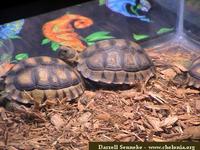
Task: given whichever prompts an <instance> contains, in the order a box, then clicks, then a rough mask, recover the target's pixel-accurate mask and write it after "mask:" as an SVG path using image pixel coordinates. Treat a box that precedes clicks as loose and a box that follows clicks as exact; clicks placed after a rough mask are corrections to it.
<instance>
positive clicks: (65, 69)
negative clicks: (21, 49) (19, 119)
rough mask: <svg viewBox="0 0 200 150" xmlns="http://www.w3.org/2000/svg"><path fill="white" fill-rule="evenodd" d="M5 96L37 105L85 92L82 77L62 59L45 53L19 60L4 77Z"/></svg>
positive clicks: (11, 99)
mask: <svg viewBox="0 0 200 150" xmlns="http://www.w3.org/2000/svg"><path fill="white" fill-rule="evenodd" d="M4 82H5V93H6V98H7V99H9V100H10V102H14V103H15V106H16V104H24V105H27V104H34V106H36V107H37V106H40V105H41V104H43V103H45V101H46V100H54V99H59V100H62V99H65V100H68V101H70V100H72V99H75V98H77V97H79V96H80V95H81V94H83V92H84V86H83V83H82V81H81V77H80V76H79V74H77V73H76V72H75V71H74V70H73V69H72V68H71V67H70V66H68V65H67V64H66V63H65V62H63V61H62V60H60V59H57V58H51V57H47V56H40V57H32V58H28V59H26V60H22V61H20V62H19V63H18V64H16V65H15V66H14V67H13V68H12V69H11V70H10V71H9V72H8V74H7V75H6V77H5V81H4Z"/></svg>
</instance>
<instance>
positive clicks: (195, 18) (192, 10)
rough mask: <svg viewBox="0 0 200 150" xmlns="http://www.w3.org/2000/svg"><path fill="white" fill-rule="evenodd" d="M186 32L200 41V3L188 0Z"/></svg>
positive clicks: (196, 0) (197, 0) (195, 0)
mask: <svg viewBox="0 0 200 150" xmlns="http://www.w3.org/2000/svg"><path fill="white" fill-rule="evenodd" d="M185 6H186V7H185V22H184V27H185V32H186V34H187V35H189V36H190V37H192V38H193V39H195V40H198V41H200V1H199V0H186V5H185Z"/></svg>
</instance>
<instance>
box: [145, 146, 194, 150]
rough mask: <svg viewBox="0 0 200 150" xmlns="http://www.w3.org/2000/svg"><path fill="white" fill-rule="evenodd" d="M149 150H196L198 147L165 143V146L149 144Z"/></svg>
mask: <svg viewBox="0 0 200 150" xmlns="http://www.w3.org/2000/svg"><path fill="white" fill-rule="evenodd" d="M147 150H196V149H195V146H183V145H163V146H148V148H147Z"/></svg>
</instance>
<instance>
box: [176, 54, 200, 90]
mask: <svg viewBox="0 0 200 150" xmlns="http://www.w3.org/2000/svg"><path fill="white" fill-rule="evenodd" d="M173 83H174V84H175V85H177V86H184V87H186V86H189V87H193V88H196V89H200V56H199V57H197V58H195V59H194V60H192V62H191V64H190V65H189V66H188V67H187V68H184V70H182V72H180V73H178V74H177V75H176V76H175V77H174V79H173Z"/></svg>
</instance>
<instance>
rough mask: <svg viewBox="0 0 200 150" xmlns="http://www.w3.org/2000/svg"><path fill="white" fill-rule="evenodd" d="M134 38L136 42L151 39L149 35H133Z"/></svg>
mask: <svg viewBox="0 0 200 150" xmlns="http://www.w3.org/2000/svg"><path fill="white" fill-rule="evenodd" d="M133 38H134V39H135V40H136V41H139V40H144V39H146V38H149V35H145V34H133Z"/></svg>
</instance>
